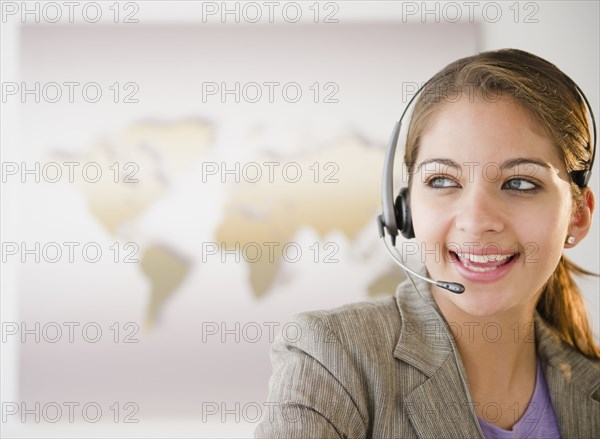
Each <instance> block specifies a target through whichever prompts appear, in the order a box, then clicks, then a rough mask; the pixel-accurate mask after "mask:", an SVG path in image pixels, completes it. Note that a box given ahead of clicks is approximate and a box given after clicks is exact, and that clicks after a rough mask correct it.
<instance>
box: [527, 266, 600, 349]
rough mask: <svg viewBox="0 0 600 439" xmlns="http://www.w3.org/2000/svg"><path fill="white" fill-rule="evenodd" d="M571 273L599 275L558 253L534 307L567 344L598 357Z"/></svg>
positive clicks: (581, 299)
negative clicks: (558, 257)
mask: <svg viewBox="0 0 600 439" xmlns="http://www.w3.org/2000/svg"><path fill="white" fill-rule="evenodd" d="M571 274H576V275H584V274H585V275H590V276H598V275H597V274H595V273H592V272H589V271H587V270H585V269H583V268H581V267H579V266H577V265H575V264H574V263H573V262H571V261H570V260H569V259H567V257H566V256H564V255H563V256H561V258H560V261H559V262H558V266H557V267H556V270H554V273H552V275H551V276H550V279H548V282H546V285H545V286H544V290H543V291H542V295H541V296H540V299H539V301H538V303H537V310H538V312H539V313H540V315H541V316H542V317H543V318H544V320H545V321H546V322H548V323H549V324H550V326H552V327H553V328H554V329H555V330H556V331H557V332H558V334H559V335H560V337H561V338H562V339H563V340H564V341H566V342H567V343H568V344H569V345H571V346H573V347H574V348H575V349H577V350H578V351H579V352H581V353H582V354H584V355H585V356H587V357H589V358H593V359H600V346H598V345H597V344H596V343H595V342H594V336H593V334H592V330H591V327H590V324H589V321H588V317H587V311H586V307H585V302H584V301H583V297H582V296H581V292H580V290H579V287H578V286H577V284H575V282H574V280H573V277H572V275H571Z"/></svg>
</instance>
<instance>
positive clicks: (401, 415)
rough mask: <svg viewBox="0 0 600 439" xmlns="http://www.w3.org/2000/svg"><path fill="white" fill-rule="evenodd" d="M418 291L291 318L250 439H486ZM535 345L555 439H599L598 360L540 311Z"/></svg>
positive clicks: (454, 357)
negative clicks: (578, 348)
mask: <svg viewBox="0 0 600 439" xmlns="http://www.w3.org/2000/svg"><path fill="white" fill-rule="evenodd" d="M417 286H418V288H419V291H420V292H421V294H422V295H423V298H421V297H420V296H419V295H418V294H417V292H416V291H414V288H413V287H412V285H411V284H410V283H409V282H408V281H406V282H404V283H402V284H401V285H399V286H398V290H397V294H396V297H395V298H394V297H389V298H386V299H383V300H379V301H375V302H364V303H355V304H351V305H346V306H343V307H341V308H337V309H333V310H328V311H316V312H309V313H302V314H299V315H298V316H296V317H295V318H294V320H292V322H290V323H289V324H288V325H287V326H286V331H283V332H282V333H280V334H279V335H278V337H277V339H276V340H275V342H274V343H273V347H272V351H271V361H272V365H273V375H272V376H271V379H270V380H269V396H268V401H267V402H266V403H265V407H267V408H268V410H263V418H262V419H261V422H260V424H259V425H258V427H257V428H256V430H255V433H254V435H255V437H256V438H303V439H305V438H353V439H354V438H385V439H391V438H436V439H437V438H483V434H482V431H481V429H480V427H479V422H478V420H477V415H476V414H475V411H474V409H473V407H472V404H471V403H470V401H471V396H470V393H469V391H468V387H467V384H466V379H465V376H466V375H465V372H464V369H463V365H462V362H461V359H460V356H459V354H458V350H457V348H456V344H455V340H454V338H453V336H452V333H451V332H450V331H449V329H448V326H447V324H446V322H445V320H444V319H443V318H442V317H441V313H440V312H439V309H438V308H437V306H436V304H435V301H434V300H433V298H432V296H431V293H430V291H429V287H428V284H426V283H424V282H422V281H419V282H418V283H417ZM490 333H491V332H490ZM531 340H532V341H533V340H534V338H533V335H532V337H531ZM535 342H536V349H537V352H538V356H539V357H540V358H541V360H542V362H543V363H542V364H543V366H544V372H545V377H546V381H547V382H548V387H549V390H550V396H551V399H552V403H553V406H554V411H555V413H556V416H557V420H558V425H559V428H560V432H561V436H562V437H563V438H600V361H593V360H590V359H588V358H586V357H585V356H583V355H581V354H580V353H579V352H577V351H575V350H574V349H572V348H571V347H569V346H568V345H567V344H566V343H564V342H562V341H561V340H560V339H559V338H558V337H557V336H556V335H555V334H554V332H553V331H552V329H551V328H550V327H549V325H548V324H547V323H545V322H544V321H543V319H542V318H541V317H540V316H539V314H537V312H536V316H535Z"/></svg>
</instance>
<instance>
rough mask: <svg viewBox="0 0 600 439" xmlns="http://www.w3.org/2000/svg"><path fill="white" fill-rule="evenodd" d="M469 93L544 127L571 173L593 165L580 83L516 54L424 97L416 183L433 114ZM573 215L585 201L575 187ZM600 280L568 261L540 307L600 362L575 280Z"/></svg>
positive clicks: (413, 137) (439, 82) (453, 77)
mask: <svg viewBox="0 0 600 439" xmlns="http://www.w3.org/2000/svg"><path fill="white" fill-rule="evenodd" d="M464 93H469V96H471V97H473V96H476V97H477V98H478V99H490V100H493V101H496V100H498V98H499V97H500V96H502V97H504V96H510V97H513V98H514V99H515V101H516V102H517V103H518V104H519V105H521V106H522V108H524V109H526V110H527V111H528V113H529V114H530V115H532V116H533V117H534V118H535V119H536V120H538V121H539V122H540V123H541V125H542V126H543V128H544V129H545V131H546V134H547V135H548V138H549V139H551V140H552V141H553V142H554V144H555V146H556V147H557V150H558V151H559V153H560V156H561V158H562V159H563V160H564V163H565V165H566V168H567V171H568V172H571V171H575V170H581V169H584V168H585V164H586V162H588V161H589V160H590V157H591V151H590V147H589V143H590V142H591V140H590V126H589V123H588V118H587V109H586V106H585V103H584V101H583V99H582V98H581V96H580V95H579V93H578V92H577V88H576V86H575V84H574V83H573V82H572V81H571V79H569V78H568V77H567V76H566V75H565V74H564V73H563V72H562V71H561V70H559V69H558V67H556V66H555V65H554V64H552V63H549V62H548V61H546V60H544V59H542V58H540V57H538V56H535V55H532V54H530V53H527V52H524V51H522V50H516V49H503V50H497V51H490V52H483V53H480V54H478V55H475V56H471V57H467V58H462V59H459V60H458V61H455V62H453V63H451V64H449V65H448V66H447V67H446V68H444V69H443V70H442V71H440V72H439V73H437V74H436V75H435V76H434V77H433V78H431V80H429V82H428V83H427V84H425V86H424V87H423V90H422V91H421V93H420V95H419V97H418V98H417V101H416V103H415V106H414V110H413V114H412V117H411V122H410V126H409V129H408V136H407V141H406V147H405V154H404V162H405V166H406V167H407V170H408V175H409V182H408V184H409V186H410V185H411V183H412V175H413V172H414V168H415V164H416V158H417V155H418V152H419V144H420V139H421V137H422V135H423V134H424V132H425V130H426V128H427V123H428V121H430V119H431V115H432V114H433V113H434V112H435V111H436V110H438V109H439V108H440V107H441V105H440V104H443V103H448V102H453V101H454V102H455V101H456V100H457V97H460V96H461V95H462V94H464ZM571 193H572V198H573V203H572V212H575V211H576V209H577V207H578V206H580V205H581V204H582V203H583V202H584V200H583V195H582V190H581V188H579V187H578V186H577V185H576V184H574V183H571ZM573 274H577V275H582V274H586V275H595V274H594V273H591V272H589V271H587V270H584V269H583V268H581V267H578V266H577V265H575V264H574V263H572V262H571V261H570V260H569V259H567V257H566V256H564V255H562V256H561V258H560V261H559V263H558V265H557V267H556V269H555V270H554V273H552V275H551V276H550V278H549V279H548V281H547V282H546V284H545V285H544V287H543V290H542V294H541V295H540V298H539V300H538V303H537V305H536V307H537V310H538V312H539V313H540V315H541V316H542V317H543V318H544V320H546V321H547V322H548V323H549V324H550V325H551V326H552V327H553V328H554V329H555V330H556V332H557V333H558V334H559V336H560V337H561V338H562V339H563V340H565V341H566V342H567V343H568V344H570V345H571V346H573V347H574V348H576V349H577V350H579V351H580V352H581V353H583V354H584V355H586V356H588V357H591V358H595V359H600V347H599V346H598V345H597V344H596V343H595V342H594V338H593V335H592V330H591V327H590V324H589V321H588V317H587V312H586V308H585V303H584V301H583V298H582V296H581V292H580V290H579V288H578V287H577V285H576V284H575V282H574V280H573V277H572V275H573Z"/></svg>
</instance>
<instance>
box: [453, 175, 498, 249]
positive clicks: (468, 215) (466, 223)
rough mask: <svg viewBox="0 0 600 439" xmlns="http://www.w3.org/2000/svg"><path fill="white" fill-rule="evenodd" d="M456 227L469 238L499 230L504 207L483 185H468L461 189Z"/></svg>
mask: <svg viewBox="0 0 600 439" xmlns="http://www.w3.org/2000/svg"><path fill="white" fill-rule="evenodd" d="M457 208H458V212H457V214H456V228H457V229H458V230H460V231H461V232H463V233H464V234H465V235H468V236H469V237H471V238H480V237H483V236H485V235H490V234H494V233H498V232H501V231H502V230H503V229H504V220H503V219H502V218H503V215H504V214H506V212H504V210H503V209H504V208H503V207H502V205H501V201H500V200H498V199H496V198H494V197H493V195H492V194H491V193H490V191H489V190H486V188H484V187H477V186H475V185H470V187H468V188H467V189H463V190H462V194H461V197H460V201H459V205H458V206H457Z"/></svg>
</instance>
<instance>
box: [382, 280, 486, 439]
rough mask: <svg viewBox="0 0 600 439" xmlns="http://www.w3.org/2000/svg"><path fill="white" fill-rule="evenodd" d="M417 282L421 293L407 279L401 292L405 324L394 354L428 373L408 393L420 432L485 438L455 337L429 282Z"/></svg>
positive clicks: (423, 435)
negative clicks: (425, 378)
mask: <svg viewBox="0 0 600 439" xmlns="http://www.w3.org/2000/svg"><path fill="white" fill-rule="evenodd" d="M417 288H418V291H419V292H420V293H421V295H422V297H421V296H419V295H418V293H417V292H415V291H414V288H413V286H412V285H411V284H410V283H406V282H405V283H403V284H401V285H400V286H399V287H398V292H397V301H398V307H399V309H400V313H401V315H402V323H401V324H402V327H401V330H400V337H399V340H398V343H397V345H396V348H395V350H394V356H395V357H396V358H397V359H399V360H401V361H404V362H406V363H408V364H410V365H411V366H414V367H416V368H417V369H419V370H420V371H421V372H423V373H424V374H425V375H427V377H428V378H429V379H428V380H427V381H425V382H424V383H423V384H421V385H420V386H419V387H417V388H415V389H413V390H412V392H410V393H409V394H408V395H406V396H405V397H404V399H403V403H404V407H405V409H406V410H407V412H408V417H409V419H410V422H411V423H412V425H413V427H414V429H415V431H416V432H417V434H418V436H419V437H421V438H440V437H457V438H459V437H468V438H482V437H483V434H482V432H481V429H480V427H479V423H478V422H477V417H476V414H475V412H474V410H473V407H472V404H471V403H470V395H469V393H468V390H467V388H466V375H465V372H464V369H463V366H462V362H461V360H460V358H459V356H458V350H457V349H456V346H455V345H454V339H453V337H452V335H451V333H450V331H449V329H448V327H447V325H446V322H445V320H444V319H443V318H442V317H441V314H440V312H439V310H438V308H437V306H436V305H435V301H434V300H433V298H432V296H431V293H430V291H429V286H428V284H426V283H425V282H422V281H421V282H418V283H417ZM461 377H465V378H464V379H461Z"/></svg>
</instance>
